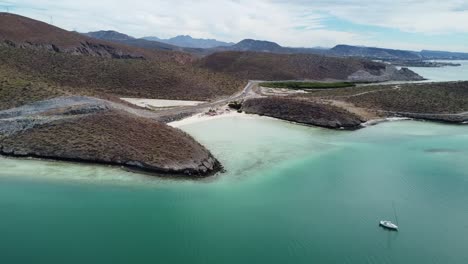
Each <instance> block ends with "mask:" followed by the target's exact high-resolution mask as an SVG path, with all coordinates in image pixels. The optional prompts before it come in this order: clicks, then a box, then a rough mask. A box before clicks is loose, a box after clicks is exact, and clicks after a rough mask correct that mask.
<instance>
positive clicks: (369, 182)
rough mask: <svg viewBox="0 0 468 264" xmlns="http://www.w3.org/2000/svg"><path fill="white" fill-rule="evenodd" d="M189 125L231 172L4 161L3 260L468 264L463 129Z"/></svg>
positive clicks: (0, 201) (266, 122)
mask: <svg viewBox="0 0 468 264" xmlns="http://www.w3.org/2000/svg"><path fill="white" fill-rule="evenodd" d="M183 129H184V130H186V131H188V132H189V133H191V134H192V135H193V136H194V137H196V138H197V139H198V140H200V141H201V142H203V143H204V144H205V145H206V146H208V147H209V148H210V150H212V152H213V153H214V154H215V155H216V156H217V157H218V158H219V159H220V160H221V161H222V163H223V164H224V165H225V166H226V169H227V172H226V173H225V174H222V175H220V176H218V177H215V178H212V179H208V180H205V181H199V182H190V181H165V180H158V179H153V178H149V177H144V176H138V177H136V175H133V174H130V173H126V172H122V171H120V170H118V169H112V168H106V167H98V166H79V165H73V164H64V163H49V162H39V161H30V160H26V161H24V160H23V161H19V160H10V159H0V166H1V168H2V170H0V216H1V218H0V237H1V239H0V263H9V264H10V263H468V251H467V245H468V221H467V220H468V162H467V160H468V127H467V126H449V125H440V124H434V123H426V122H413V121H402V122H392V123H385V124H380V125H378V126H373V127H369V128H366V129H363V130H359V131H354V132H347V131H329V130H325V129H320V128H311V127H304V126H297V125H293V124H289V123H285V122H281V121H277V120H272V119H263V118H262V119H260V118H242V117H236V118H225V119H218V120H213V121H209V122H204V123H197V124H191V125H188V126H185V127H183ZM393 203H394V204H395V207H396V211H397V217H395V216H394V213H393V208H392V204H393ZM395 218H398V219H395ZM381 219H389V220H392V221H398V223H399V225H400V228H401V230H400V232H398V233H392V232H388V231H384V230H382V229H380V228H379V227H378V226H377V222H378V221H379V220H381Z"/></svg>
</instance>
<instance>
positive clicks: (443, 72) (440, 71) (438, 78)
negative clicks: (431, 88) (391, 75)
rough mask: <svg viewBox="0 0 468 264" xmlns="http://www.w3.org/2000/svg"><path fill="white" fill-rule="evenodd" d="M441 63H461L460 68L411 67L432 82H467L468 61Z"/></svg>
mask: <svg viewBox="0 0 468 264" xmlns="http://www.w3.org/2000/svg"><path fill="white" fill-rule="evenodd" d="M437 61H439V62H453V63H459V64H461V65H462V66H460V67H452V66H447V67H442V68H427V67H426V68H425V67H410V68H409V69H411V70H412V71H414V72H416V73H418V74H419V75H421V76H423V77H424V78H426V79H428V81H431V82H449V81H466V80H468V60H455V61H450V60H437Z"/></svg>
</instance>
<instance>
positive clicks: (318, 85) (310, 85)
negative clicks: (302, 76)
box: [262, 82, 356, 89]
mask: <svg viewBox="0 0 468 264" xmlns="http://www.w3.org/2000/svg"><path fill="white" fill-rule="evenodd" d="M262 86H263V87H269V88H288V89H334V88H347V87H354V86H356V84H354V83H351V82H329V83H327V82H264V83H262Z"/></svg>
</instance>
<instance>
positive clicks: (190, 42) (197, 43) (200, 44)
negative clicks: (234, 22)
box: [143, 35, 235, 49]
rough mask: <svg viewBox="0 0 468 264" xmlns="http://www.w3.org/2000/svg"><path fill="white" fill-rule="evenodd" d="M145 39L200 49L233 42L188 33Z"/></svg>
mask: <svg viewBox="0 0 468 264" xmlns="http://www.w3.org/2000/svg"><path fill="white" fill-rule="evenodd" d="M143 39H145V40H150V41H158V42H162V43H166V44H170V45H175V46H179V47H186V48H200V49H211V48H216V47H224V46H232V45H234V44H235V43H232V42H229V43H228V42H223V41H218V40H216V39H198V38H192V37H191V36H188V35H180V36H177V37H174V38H170V39H160V38H158V37H144V38H143Z"/></svg>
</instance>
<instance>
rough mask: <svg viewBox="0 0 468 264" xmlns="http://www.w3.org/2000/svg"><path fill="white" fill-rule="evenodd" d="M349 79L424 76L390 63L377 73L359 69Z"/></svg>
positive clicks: (415, 79)
mask: <svg viewBox="0 0 468 264" xmlns="http://www.w3.org/2000/svg"><path fill="white" fill-rule="evenodd" d="M348 80H349V81H353V82H387V81H422V80H424V78H423V77H422V76H420V75H419V74H417V73H415V72H413V71H412V70H410V69H408V68H401V69H400V70H398V69H397V68H396V67H394V66H391V65H388V66H386V67H385V68H382V69H380V70H379V72H377V73H372V72H370V71H368V70H359V71H357V72H355V73H353V74H351V75H350V76H348Z"/></svg>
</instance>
